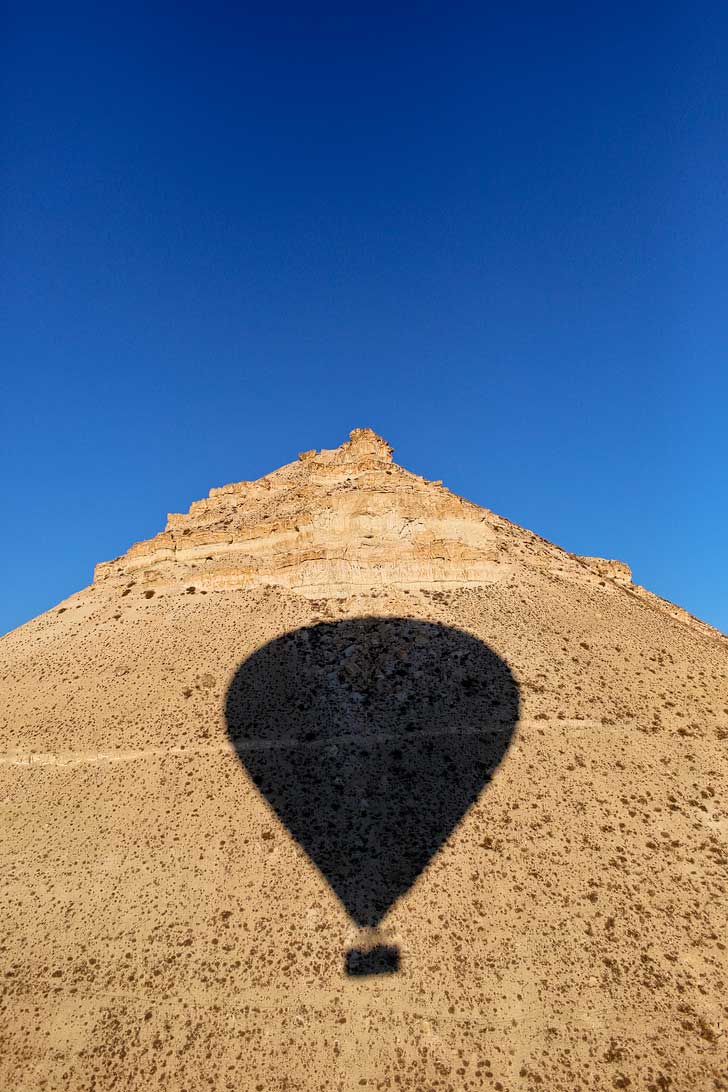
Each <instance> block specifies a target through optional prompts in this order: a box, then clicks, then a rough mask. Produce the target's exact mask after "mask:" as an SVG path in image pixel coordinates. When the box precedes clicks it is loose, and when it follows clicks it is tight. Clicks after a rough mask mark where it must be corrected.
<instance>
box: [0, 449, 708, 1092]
mask: <svg viewBox="0 0 728 1092" xmlns="http://www.w3.org/2000/svg"><path fill="white" fill-rule="evenodd" d="M0 726H1V730H2V748H1V749H2V754H1V755H0V778H1V779H2V786H1V787H0V801H1V802H2V819H3V825H2V831H3V836H2V854H3V859H2V872H1V873H0V892H1V900H0V905H1V908H2V917H3V924H4V929H3V936H2V939H1V940H0V945H1V946H2V964H1V969H2V975H3V977H2V1001H1V1002H0V1014H1V1015H0V1043H1V1049H0V1087H2V1088H7V1089H12V1090H14V1092H15V1090H18V1092H20V1090H26V1089H28V1090H30V1089H33V1090H36V1089H43V1090H46V1092H48V1090H53V1089H71V1090H76V1089H88V1090H91V1089H96V1090H102V1089H104V1090H105V1089H111V1088H114V1089H117V1090H120V1089H134V1090H137V1089H138V1090H141V1089H145V1090H146V1089H149V1088H156V1087H159V1088H163V1089H169V1090H183V1089H185V1090H189V1092H193V1090H195V1092H196V1090H198V1089H202V1088H212V1089H221V1090H222V1089H225V1090H228V1089H229V1090H231V1092H232V1090H235V1092H239V1090H243V1089H256V1090H259V1092H272V1090H276V1089H281V1090H283V1089H285V1090H297V1089H306V1090H309V1089H311V1090H313V1089H341V1090H349V1089H358V1088H362V1087H363V1088H371V1089H392V1090H397V1089H418V1090H420V1089H421V1090H427V1092H429V1090H443V1092H444V1090H461V1089H463V1090H465V1089H469V1090H481V1089H491V1088H493V1089H500V1090H514V1092H515V1090H519V1092H520V1090H536V1089H538V1090H541V1092H544V1090H549V1092H561V1090H563V1092H567V1090H568V1092H575V1090H582V1092H587V1090H602V1089H611V1088H633V1089H644V1090H647V1092H656V1090H666V1089H669V1090H671V1092H677V1090H681V1092H682V1090H685V1092H688V1090H690V1092H694V1090H703V1089H706V1090H707V1089H728V956H727V954H726V943H728V939H727V934H728V930H727V929H726V923H727V921H726V919H727V917H728V914H727V912H726V905H727V902H726V873H727V871H728V868H727V866H728V851H727V849H726V835H727V833H728V808H727V807H726V803H725V784H726V773H727V772H728V762H727V761H726V748H727V747H728V640H726V638H725V637H723V636H722V635H721V634H719V633H718V632H717V631H715V630H713V629H711V628H710V627H709V626H707V625H704V624H703V623H701V622H699V621H698V620H696V619H694V618H692V617H691V616H690V615H688V614H686V613H685V612H684V611H681V610H680V609H679V608H678V607H675V606H673V605H672V604H669V603H666V602H665V601H663V600H661V599H659V598H657V597H656V596H652V595H650V593H649V592H647V591H645V590H644V589H641V588H639V587H637V586H635V585H633V584H632V582H631V576H630V572H629V569H628V568H627V566H626V565H624V564H622V563H620V562H616V561H610V560H605V559H600V558H583V557H577V556H575V555H572V554H568V553H566V552H565V551H563V550H561V549H559V548H558V547H556V546H554V545H552V544H550V543H548V542H546V541H544V540H543V539H541V538H539V537H538V536H537V535H534V534H532V533H530V532H529V531H526V530H524V529H522V528H520V527H517V526H515V525H514V524H512V523H510V522H508V521H507V520H504V519H502V518H500V517H499V516H497V515H495V514H494V513H492V512H490V511H487V510H485V509H482V508H480V507H478V506H476V505H474V504H471V503H469V502H468V501H465V500H463V499H461V498H459V497H457V496H454V495H453V494H452V493H450V492H449V491H448V490H447V489H446V488H444V487H443V486H442V484H441V483H439V482H429V481H426V480H424V479H423V478H420V477H418V476H417V475H415V474H411V473H409V472H407V471H406V470H404V469H402V468H401V467H399V466H397V465H396V464H395V463H393V461H392V453H391V449H390V448H389V446H388V445H387V444H386V443H385V441H383V440H382V439H381V438H379V437H378V436H376V435H375V434H374V433H373V432H371V431H370V430H367V429H360V430H355V431H354V432H353V433H352V434H351V439H350V440H349V441H348V442H346V443H344V444H343V445H342V446H341V447H339V448H336V449H335V450H331V451H321V452H305V453H303V454H302V455H300V456H299V458H298V459H297V460H296V461H294V462H292V463H291V464H289V465H288V466H284V467H282V468H281V469H280V470H277V471H275V472H274V473H272V474H269V475H267V476H266V477H264V478H262V479H260V480H259V481H256V482H238V483H236V484H233V485H229V486H224V487H222V488H220V489H213V490H211V492H210V496H209V497H208V498H206V499H205V500H201V501H198V502H196V503H194V504H193V505H192V506H191V508H190V511H189V513H188V514H186V515H179V514H173V515H170V516H169V517H168V521H167V527H166V529H165V530H164V531H163V532H161V533H160V534H159V535H157V536H156V537H155V538H154V539H152V540H151V541H149V542H144V543H139V544H138V545H136V546H133V547H132V548H131V549H130V550H128V552H127V553H126V554H125V555H123V556H122V557H120V558H117V559H116V560H114V561H110V562H104V563H102V564H100V565H99V566H98V567H97V569H96V573H95V578H94V583H93V584H92V585H91V586H90V587H88V588H86V589H84V590H83V591H81V592H79V593H78V594H77V595H74V596H72V597H71V598H69V599H67V600H65V601H64V602H63V603H61V604H59V606H58V607H56V608H54V609H53V610H51V611H48V612H47V613H46V614H44V615H41V616H40V617H38V618H36V619H34V620H33V621H32V622H29V623H28V624H27V625H25V626H22V627H21V628H20V629H18V630H16V631H14V632H13V633H10V634H8V635H7V636H5V637H4V638H2V639H0Z"/></svg>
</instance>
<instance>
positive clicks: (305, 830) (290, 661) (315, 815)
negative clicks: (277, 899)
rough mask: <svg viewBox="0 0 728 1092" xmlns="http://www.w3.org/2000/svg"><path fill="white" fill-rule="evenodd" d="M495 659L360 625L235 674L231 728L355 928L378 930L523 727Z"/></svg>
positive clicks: (275, 648) (334, 630)
mask: <svg viewBox="0 0 728 1092" xmlns="http://www.w3.org/2000/svg"><path fill="white" fill-rule="evenodd" d="M518 710H519V699H518V688H517V686H516V683H515V681H514V679H513V676H512V675H511V672H510V670H509V668H508V667H507V665H506V664H505V663H504V662H503V660H501V659H500V658H499V657H498V656H497V655H496V654H495V653H494V652H492V651H491V649H489V648H488V647H487V645H485V644H483V643H482V642H481V641H478V640H476V639H475V638H474V637H471V636H469V635H468V634H467V633H464V632H462V631H461V630H457V629H450V628H448V627H446V626H442V625H436V624H433V623H428V622H423V621H415V620H412V619H406V618H360V619H354V620H344V621H340V622H336V623H332V624H327V623H322V624H319V625H315V626H311V627H307V628H304V629H299V630H296V631H295V632H293V633H289V634H286V635H285V636H283V637H281V638H279V639H277V640H275V641H272V642H270V643H269V644H267V645H265V646H264V647H263V648H261V649H259V650H258V651H257V652H255V653H254V654H253V655H252V656H251V657H249V659H247V660H246V661H245V662H244V663H243V664H242V665H241V666H240V668H239V669H238V671H237V672H236V674H235V676H234V679H233V681H232V683H231V685H230V688H229V690H228V693H227V701H226V715H227V723H228V731H229V733H230V737H231V739H232V741H233V743H234V745H235V747H236V749H237V752H238V755H239V757H240V760H241V762H242V763H243V765H244V766H245V768H246V769H247V771H248V773H249V774H250V776H251V778H252V780H253V782H254V783H255V785H256V786H257V788H258V789H259V791H260V792H261V793H262V794H263V796H264V797H265V798H266V800H267V801H268V803H269V804H270V805H271V807H272V808H273V809H274V810H275V812H276V813H277V814H278V816H279V818H280V819H281V820H282V822H283V823H285V825H286V827H287V828H288V830H289V831H290V832H291V834H292V835H293V836H294V837H295V838H296V839H297V841H298V842H299V843H300V845H301V846H302V847H303V848H304V849H305V850H306V852H307V853H308V855H309V857H310V858H311V859H312V860H313V861H314V863H315V864H316V866H317V867H318V869H319V870H320V871H321V872H322V873H323V875H324V876H325V877H326V879H327V880H328V882H329V884H330V885H331V887H332V888H333V890H334V891H335V893H336V894H337V896H338V897H339V899H340V900H341V902H342V903H343V904H344V906H345V907H346V909H347V911H348V913H349V914H350V916H351V917H352V918H353V920H354V921H355V922H356V923H357V924H358V925H359V926H362V927H376V926H377V925H378V924H379V922H380V921H381V919H382V918H383V916H384V915H385V914H386V912H387V910H388V909H389V908H390V906H391V905H392V904H393V903H394V902H395V901H396V899H398V898H399V897H400V896H401V895H402V894H404V892H405V891H407V889H408V888H409V887H410V885H411V884H412V883H413V882H414V880H415V879H416V878H417V876H418V875H419V874H420V873H421V872H422V870H423V869H424V868H425V867H426V865H427V863H428V861H429V860H430V858H431V857H432V856H433V854H434V853H436V852H437V850H438V849H439V848H440V846H441V845H442V844H443V842H444V841H445V840H446V839H447V837H448V836H449V834H450V833H451V831H452V830H453V828H454V827H455V826H456V825H457V823H458V822H459V821H460V819H461V818H462V816H463V815H464V813H465V812H466V811H467V810H468V808H469V807H470V806H471V804H473V803H474V801H475V800H476V799H477V797H478V796H479V794H480V793H481V791H482V790H483V787H484V786H485V785H486V784H487V782H488V780H489V778H490V775H491V773H492V771H493V770H494V768H495V767H496V766H497V765H498V763H499V762H500V760H501V759H502V757H503V755H504V754H505V752H506V750H507V748H508V745H509V742H510V739H511V735H512V733H513V729H514V726H515V724H516V721H517V719H518Z"/></svg>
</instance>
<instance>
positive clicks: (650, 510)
mask: <svg viewBox="0 0 728 1092" xmlns="http://www.w3.org/2000/svg"><path fill="white" fill-rule="evenodd" d="M2 39H3V42H4V44H3V45H2V47H0V49H1V50H2V56H1V57H0V62H1V63H0V71H1V72H2V75H1V76H0V80H1V81H2V83H1V87H0V92H1V107H2V116H1V125H0V155H1V158H2V161H3V163H4V167H3V175H2V181H1V183H0V185H1V187H2V189H1V192H0V198H1V201H0V217H1V228H2V239H1V246H2V273H1V277H2V330H1V338H2V346H1V348H2V399H1V404H0V428H1V430H2V431H1V436H0V444H1V446H2V463H1V464H0V475H1V477H2V483H1V484H2V523H3V528H2V533H1V535H0V550H1V551H2V558H0V561H1V562H2V568H3V574H4V576H3V593H2V597H0V631H4V630H6V629H10V628H12V627H14V626H16V625H18V624H20V623H21V622H23V621H25V620H26V619H28V618H30V617H32V616H34V615H35V614H37V613H39V612H40V611H42V610H45V609H47V608H48V607H50V606H52V605H53V604H55V603H56V602H57V601H58V600H60V599H61V598H62V597H64V596H66V595H68V594H70V593H71V592H73V591H75V590H77V589H79V588H81V587H83V586H84V585H86V584H87V583H89V582H90V580H91V576H92V570H93V566H94V564H95V563H96V562H97V561H101V560H106V559H108V558H111V557H114V556H116V555H118V554H119V553H122V552H123V551H124V550H125V549H126V548H127V547H128V546H129V545H130V544H131V543H132V542H133V541H135V540H139V539H142V538H145V537H148V536H150V535H152V534H154V533H155V532H156V531H158V530H160V529H161V528H162V526H163V524H164V520H165V516H166V513H167V512H168V511H178V510H184V509H186V508H187V506H188V505H189V503H190V502H191V501H192V500H194V499H196V498H199V497H201V496H203V495H205V494H206V493H207V491H208V489H209V488H210V486H213V485H220V484H223V483H224V482H228V481H235V480H239V479H241V478H255V477H258V476H259V475H261V474H264V473H266V472H268V471H270V470H272V469H274V468H275V467H276V466H279V465H280V464H282V463H284V462H288V461H290V460H291V459H292V458H295V456H296V454H297V452H298V451H300V450H304V449H307V448H311V447H331V446H335V445H336V444H338V443H340V442H341V441H342V440H344V439H345V438H346V436H347V434H348V432H349V430H350V429H351V428H352V427H354V426H361V425H369V426H371V427H373V428H375V429H376V430H377V431H379V432H381V433H382V434H383V435H384V436H385V437H386V438H387V439H388V440H389V441H390V442H391V443H392V444H393V445H394V447H395V449H396V455H395V457H396V458H397V460H398V461H399V462H401V463H402V464H403V465H405V466H407V467H408V468H410V469H412V470H415V471H417V472H419V473H422V474H425V475H426V476H428V477H433V478H442V479H443V480H444V482H445V484H446V485H448V486H449V487H450V488H451V489H453V490H455V491H456V492H458V493H460V494H464V495H465V496H467V497H470V498H471V499H473V500H475V501H477V502H478V503H480V504H484V505H486V506H487V507H490V508H492V509H494V510H495V511H497V512H500V513H501V514H503V515H505V516H507V517H508V518H510V519H513V520H515V521H517V522H518V523H521V524H523V525H525V526H527V527H529V528H531V529H533V530H535V531H537V532H538V533H540V534H542V535H544V536H546V537H547V538H549V539H551V540H552V541H555V542H557V543H558V544H559V545H562V546H564V547H565V548H567V549H569V550H573V551H576V552H578V553H588V554H599V555H602V556H607V557H617V558H621V559H623V560H625V561H627V562H628V563H630V564H631V565H632V567H633V570H634V575H635V579H636V580H637V581H638V582H639V583H642V584H645V585H646V586H647V587H649V588H651V589H652V590H654V591H656V592H658V593H659V594H661V595H664V596H666V597H668V598H670V599H673V600H674V601H676V602H677V603H680V604H681V605H683V606H685V607H687V608H688V609H689V610H691V611H693V612H694V613H696V614H697V615H699V616H700V617H702V618H704V619H706V620H708V621H710V622H712V623H714V624H716V625H718V626H719V627H720V628H722V629H724V630H728V590H727V583H726V560H727V559H726V543H727V541H728V514H727V508H728V506H727V504H726V497H727V494H728V489H727V481H726V479H727V467H728V454H727V452H728V429H727V428H726V417H727V416H728V63H727V62H726V49H727V46H726V43H727V42H728V8H727V7H726V5H725V4H718V3H716V4H713V3H706V4H697V5H688V4H671V3H669V2H668V3H654V4H650V3H648V4H639V3H638V4H632V3H631V4H620V3H616V4H612V5H607V4H590V3H585V4H573V3H570V4H558V3H556V4H541V3H538V4H535V3H534V4H520V5H519V4H509V5H500V6H498V5H490V4H472V5H470V4H462V5H458V4H455V5H452V4H449V5H446V4H441V5H432V4H427V3H419V4H412V5H405V6H403V7H402V6H400V7H398V6H397V5H389V4H387V5H384V4H381V5H378V4H368V5H357V6H352V5H347V4H336V5H334V4H331V5H322V4H316V3H312V4H295V5H290V6H289V5H286V4H283V5H278V6H275V5H263V4H260V5H245V4H243V5H234V4H219V3H215V2H212V3H209V2H208V3H206V4H204V5H201V4H200V5H195V4H175V5H172V4H145V5H136V4H134V3H129V4H120V5H106V4H102V5H98V4H89V5H83V4H74V3H72V2H71V3H69V4H62V5H58V4H43V3H40V4H36V5H24V4H20V3H15V4H13V5H11V6H10V14H9V15H8V16H7V17H6V21H5V26H4V28H3V33H2Z"/></svg>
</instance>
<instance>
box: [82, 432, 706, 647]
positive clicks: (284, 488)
mask: <svg viewBox="0 0 728 1092" xmlns="http://www.w3.org/2000/svg"><path fill="white" fill-rule="evenodd" d="M524 568H525V569H526V570H537V571H539V572H542V573H550V574H551V575H553V576H554V577H557V578H558V579H560V580H567V581H571V582H575V583H576V584H578V585H581V586H583V587H584V588H586V587H588V586H593V585H595V584H596V585H602V586H603V585H604V584H605V583H609V584H610V585H611V584H613V585H616V586H617V587H621V588H624V589H626V590H627V591H630V592H631V593H632V594H634V595H637V596H639V597H640V598H642V599H643V600H644V601H645V602H648V603H649V604H650V606H651V607H653V608H654V609H657V610H660V611H665V612H667V613H669V614H670V615H671V616H672V617H674V618H678V619H680V620H681V621H683V622H685V623H686V624H687V625H690V626H692V627H693V628H699V629H701V630H708V631H710V632H715V631H713V630H712V629H711V627H709V626H706V624H705V623H703V622H700V621H699V620H698V619H696V618H693V616H692V615H690V614H688V613H687V611H684V610H683V609H682V608H681V607H678V606H676V605H675V604H674V603H668V602H667V601H665V600H663V599H661V598H659V597H658V596H656V595H653V594H652V593H651V592H649V591H647V590H646V589H645V588H642V587H640V586H639V585H636V584H634V583H633V582H632V574H631V571H630V569H629V566H628V565H626V564H625V563H624V562H622V561H615V560H610V559H606V558H600V557H580V556H578V555H576V554H571V553H568V552H567V551H566V550H563V549H560V548H559V547H558V546H555V545H554V544H553V543H550V542H547V541H546V540H545V539H543V538H541V537H540V536H539V535H536V534H533V533H532V532H531V531H528V530H526V529H525V528H523V527H519V526H518V525H517V524H514V523H511V522H510V521H509V520H507V519H503V518H502V517H501V516H498V515H496V513H494V512H491V511H489V510H488V509H486V508H481V507H480V506H479V505H477V504H473V503H472V502H471V501H467V500H465V499H464V498H462V497H459V496H457V495H456V494H454V493H452V492H451V491H450V490H449V489H447V488H446V487H445V486H443V484H442V482H440V481H428V480H427V479H426V478H423V477H420V475H418V474H413V473H411V472H410V471H409V470H405V469H404V468H403V467H401V466H398V465H397V463H395V462H394V461H393V460H392V448H391V447H390V445H389V444H388V443H387V441H386V440H384V439H382V437H381V436H378V435H377V434H376V433H375V432H374V431H372V429H369V428H358V429H354V430H353V431H352V432H351V434H350V437H349V439H348V440H347V441H346V442H345V443H343V444H341V446H340V447H337V448H331V449H329V450H323V451H315V450H314V451H304V452H301V454H300V455H299V456H298V459H297V461H296V462H292V463H288V464H287V465H286V466H282V467H280V468H279V469H278V470H275V471H273V473H271V474H266V475H265V477H263V478H259V479H258V480H257V481H241V482H233V483H231V484H229V485H223V486H221V487H219V488H216V489H211V490H210V493H209V495H208V496H207V497H206V498H204V499H203V500H199V501H195V502H194V503H193V504H191V505H190V509H189V511H188V512H186V513H177V512H174V513H170V515H169V516H168V517H167V525H166V527H165V529H164V531H162V532H161V533H160V534H158V535H155V537H154V538H151V539H148V540H147V541H145V542H138V543H136V544H135V545H134V546H132V547H131V548H130V549H129V550H127V552H126V553H125V554H123V555H122V556H121V557H117V558H115V559H114V560H113V561H106V562H102V563H101V564H100V565H97V566H96V570H95V573H94V587H95V588H96V589H99V590H100V589H102V588H103V589H106V590H109V591H113V590H115V589H119V590H121V591H123V589H124V588H129V587H135V588H136V589H137V590H142V591H146V592H147V594H151V593H156V592H158V591H160V592H161V591H163V592H177V591H184V590H186V589H190V590H191V591H208V592H209V591H236V590H241V589H248V588H255V587H269V586H278V587H281V588H286V589H289V590H291V591H295V592H297V593H298V594H301V595H304V596H308V597H309V598H312V599H316V598H320V597H324V598H328V597H339V598H345V597H346V596H349V595H351V594H353V593H356V592H357V591H366V590H371V589H373V588H387V587H389V588H399V589H412V590H415V589H431V590H434V589H444V588H448V587H484V586H488V585H493V584H501V583H504V582H505V583H510V582H512V581H513V580H514V579H515V578H517V573H518V572H520V571H523V569H524Z"/></svg>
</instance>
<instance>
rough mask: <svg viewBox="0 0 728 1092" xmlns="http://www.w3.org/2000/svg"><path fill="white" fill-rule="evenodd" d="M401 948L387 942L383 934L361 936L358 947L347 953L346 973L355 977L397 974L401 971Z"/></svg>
mask: <svg viewBox="0 0 728 1092" xmlns="http://www.w3.org/2000/svg"><path fill="white" fill-rule="evenodd" d="M399 964H400V957H399V948H398V947H397V945H396V944H387V943H385V939H384V938H383V937H382V936H381V934H380V935H379V936H377V935H376V933H375V934H374V935H373V936H372V935H370V936H367V935H366V934H365V935H364V936H361V937H360V938H359V944H358V945H357V946H356V947H352V948H349V950H348V951H347V953H346V964H345V966H346V973H347V974H348V975H351V976H352V977H354V978H357V977H358V978H363V977H364V976H366V975H372V974H396V973H397V972H398V971H399Z"/></svg>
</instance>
